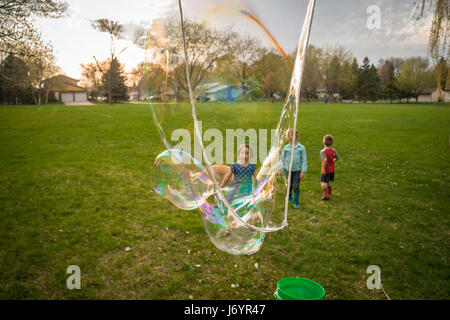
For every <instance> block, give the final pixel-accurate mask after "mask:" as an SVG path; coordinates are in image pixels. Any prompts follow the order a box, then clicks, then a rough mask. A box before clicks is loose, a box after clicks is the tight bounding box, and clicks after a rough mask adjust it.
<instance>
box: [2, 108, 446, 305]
mask: <svg viewBox="0 0 450 320" xmlns="http://www.w3.org/2000/svg"><path fill="white" fill-rule="evenodd" d="M171 108H172V109H171V110H176V112H177V113H178V114H179V115H180V119H189V117H190V113H189V112H190V109H189V106H186V105H184V106H180V105H175V106H172V107H171ZM198 109H199V111H198V112H199V118H201V119H208V120H207V121H205V124H206V122H208V123H207V125H208V126H211V127H213V126H214V127H217V128H219V129H225V128H236V127H238V128H239V127H240V124H244V122H245V127H254V128H269V129H270V128H273V127H274V126H275V125H276V122H277V120H278V117H279V114H280V110H281V104H270V103H261V104H259V105H246V104H236V105H228V104H200V105H199V106H198ZM261 110H262V112H261ZM242 114H245V115H246V116H245V117H242ZM299 121H300V122H299V131H300V141H301V142H302V143H303V144H304V145H305V146H306V148H307V152H308V166H309V172H308V174H307V175H306V177H305V180H304V181H303V182H302V186H301V189H302V193H301V199H300V205H301V210H293V209H292V210H290V216H289V228H288V229H286V230H283V231H279V232H276V233H272V234H269V235H268V236H267V237H266V240H265V242H264V244H263V246H262V248H261V250H260V251H259V252H258V253H257V254H255V255H252V256H232V255H229V254H227V253H224V252H221V251H219V250H217V249H216V248H215V247H214V246H213V245H212V244H211V243H210V241H209V239H208V236H207V234H206V232H205V231H204V227H203V223H202V221H201V217H200V213H199V212H197V211H195V212H185V211H181V210H178V209H177V208H176V207H174V206H173V205H172V204H170V203H169V202H168V201H167V200H165V199H163V198H161V197H159V196H158V195H156V194H155V193H154V192H152V189H151V184H150V180H151V175H152V170H153V165H152V162H153V160H154V157H155V156H156V155H157V154H158V153H159V152H161V151H162V149H161V147H160V146H161V143H160V138H159V136H158V133H157V131H156V129H155V126H154V124H153V122H152V117H151V114H150V111H149V108H148V106H145V105H131V104H129V105H113V106H108V105H96V106H80V107H66V106H60V105H53V106H43V107H34V106H25V107H0V137H1V140H0V168H1V169H0V221H1V222H0V244H1V246H0V298H2V299H189V298H193V299H274V298H273V293H274V291H275V289H276V284H277V281H278V280H279V279H281V278H283V277H286V276H304V277H307V278H310V279H313V280H315V281H317V282H319V283H320V284H322V285H323V287H324V288H325V290H326V292H327V294H326V299H386V297H385V296H384V294H383V293H382V292H381V290H369V289H367V287H366V280H367V278H368V276H369V275H368V274H367V273H366V269H367V267H368V266H369V265H378V266H379V267H380V268H381V278H382V282H383V286H384V289H385V290H386V292H387V293H388V294H389V296H390V297H391V298H392V299H449V298H450V289H449V288H450V280H449V279H450V271H449V270H450V268H449V262H448V259H449V255H450V243H449V239H450V226H449V222H450V220H449V210H448V205H449V195H450V193H449V190H450V180H449V172H450V170H449V169H450V162H449V158H450V148H449V135H450V127H449V124H450V106H449V105H448V104H446V105H445V104H444V105H426V104H421V105H388V104H386V105H382V104H368V105H339V104H336V105H325V104H307V105H302V107H301V114H300V120H299ZM171 125H172V126H173V128H176V127H177V126H179V125H181V122H180V123H176V122H174V123H171ZM326 133H331V134H333V135H334V136H335V139H336V143H335V147H336V149H337V150H338V151H339V154H340V156H341V161H340V162H339V163H338V164H337V171H336V181H335V187H334V190H333V193H334V196H333V199H332V200H331V201H329V202H320V201H319V198H320V196H321V189H320V184H319V178H320V158H319V150H320V149H321V148H322V145H321V139H322V137H323V135H324V134H326ZM125 247H131V251H129V252H125V250H124V248H125ZM256 262H257V263H258V265H259V268H257V269H256V268H255V267H254V265H255V263H256ZM69 265H78V266H80V268H81V274H82V289H81V290H68V289H67V288H66V279H67V277H68V275H67V274H66V269H67V267H68V266H69ZM236 283H237V284H239V287H238V288H232V286H231V285H232V284H236ZM190 296H191V297H190Z"/></svg>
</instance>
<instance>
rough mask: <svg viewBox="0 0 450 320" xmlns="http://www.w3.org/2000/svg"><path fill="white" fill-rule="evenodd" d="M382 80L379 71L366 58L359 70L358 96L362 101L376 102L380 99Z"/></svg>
mask: <svg viewBox="0 0 450 320" xmlns="http://www.w3.org/2000/svg"><path fill="white" fill-rule="evenodd" d="M379 88H380V78H379V77H378V73H377V69H376V68H375V66H374V65H373V64H370V61H369V58H367V57H365V58H364V60H363V64H362V66H361V67H360V68H359V72H358V80H357V94H358V97H359V99H360V100H363V101H368V100H372V101H375V100H376V99H377V98H378V94H379Z"/></svg>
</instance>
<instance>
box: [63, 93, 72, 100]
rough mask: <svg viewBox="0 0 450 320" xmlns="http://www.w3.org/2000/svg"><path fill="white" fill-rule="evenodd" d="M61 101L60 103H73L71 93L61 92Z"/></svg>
mask: <svg viewBox="0 0 450 320" xmlns="http://www.w3.org/2000/svg"><path fill="white" fill-rule="evenodd" d="M61 101H62V102H73V93H72V92H62V93H61Z"/></svg>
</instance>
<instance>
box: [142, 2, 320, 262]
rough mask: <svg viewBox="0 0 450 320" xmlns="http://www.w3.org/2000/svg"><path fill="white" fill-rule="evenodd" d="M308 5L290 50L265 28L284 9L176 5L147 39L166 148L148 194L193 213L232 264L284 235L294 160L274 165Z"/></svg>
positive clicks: (272, 26) (296, 89) (292, 104)
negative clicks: (271, 235) (267, 238)
mask: <svg viewBox="0 0 450 320" xmlns="http://www.w3.org/2000/svg"><path fill="white" fill-rule="evenodd" d="M304 1H305V6H304V7H303V6H301V8H297V9H299V12H298V14H297V16H303V17H304V19H303V28H302V29H301V34H300V40H299V39H298V37H297V39H295V40H293V39H291V40H292V41H291V42H292V43H291V45H292V48H289V46H288V45H287V47H286V44H285V43H284V44H281V43H280V41H282V40H283V41H285V42H286V37H285V36H283V35H284V34H285V33H284V30H282V28H281V31H280V28H279V26H277V23H274V21H270V22H269V23H268V24H266V23H265V22H264V21H265V16H267V15H270V14H273V13H275V12H279V10H274V8H276V7H278V6H282V5H283V1H269V2H265V4H264V6H262V5H261V6H257V7H256V8H255V7H254V6H253V7H252V6H251V4H258V2H255V1H253V2H252V1H248V2H245V1H243V0H239V1H232V2H229V1H210V2H208V3H205V2H201V5H200V1H186V3H185V2H183V3H182V2H181V0H179V1H173V2H169V3H171V4H172V5H173V6H172V7H171V8H169V7H170V6H168V10H167V12H166V14H164V15H162V16H161V17H159V18H157V19H154V20H153V22H152V25H151V28H150V29H149V30H148V32H147V39H146V45H145V48H146V61H145V81H146V86H147V94H148V100H149V104H150V108H151V111H152V114H153V118H154V121H155V124H156V127H157V128H158V131H159V135H160V136H161V141H162V144H161V148H160V150H161V153H160V154H159V155H157V156H156V159H155V162H154V164H155V170H154V172H153V179H152V183H153V187H154V189H155V191H156V192H157V193H158V194H159V195H161V196H163V197H165V198H166V199H168V200H169V201H170V202H171V203H172V204H173V205H175V206H176V207H178V208H179V209H182V210H194V209H199V210H200V212H201V215H202V220H203V223H204V226H205V230H206V231H207V233H208V236H209V238H210V240H211V242H212V243H213V244H214V245H215V246H216V247H217V248H219V249H220V250H223V251H226V252H229V253H231V254H235V255H240V254H252V253H255V252H257V251H258V250H259V249H260V248H261V245H262V243H263V241H264V238H265V235H266V234H267V233H268V232H274V231H278V230H281V229H283V228H286V227H287V226H288V223H287V213H288V194H287V192H286V191H287V190H289V185H290V176H291V175H290V172H291V169H292V160H293V159H292V157H291V159H288V160H289V161H288V162H289V167H288V168H282V166H281V162H280V157H281V153H282V150H283V148H284V147H285V146H286V145H287V144H288V143H290V142H289V141H288V140H287V139H286V137H287V133H288V132H289V131H290V130H292V129H293V128H297V122H298V105H299V95H300V87H301V79H302V73H303V65H304V60H305V55H306V49H307V46H308V41H309V33H310V28H311V24H312V17H313V11H314V5H315V1H314V0H309V1H308V4H307V6H306V1H307V0H304ZM250 2H252V3H250ZM182 5H183V6H182ZM271 7H272V10H271ZM275 22H277V21H275ZM278 23H286V21H278ZM297 28H298V29H299V31H300V26H297ZM290 51H292V53H291V54H289V53H288V52H290ZM258 79H259V80H258ZM263 98H265V100H276V99H279V100H281V102H283V101H284V103H283V104H282V108H281V109H277V107H276V104H273V103H271V102H261V101H260V100H261V99H263ZM183 99H185V100H184V101H183ZM280 113H281V114H280ZM276 118H278V119H279V121H278V123H271V122H273V120H270V119H276ZM291 147H292V146H291ZM292 150H293V147H292V149H291V154H292ZM281 169H283V170H284V171H286V174H280V172H281Z"/></svg>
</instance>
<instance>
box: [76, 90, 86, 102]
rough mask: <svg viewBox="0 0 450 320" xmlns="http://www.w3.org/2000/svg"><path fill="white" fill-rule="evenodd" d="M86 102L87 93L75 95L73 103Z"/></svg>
mask: <svg viewBox="0 0 450 320" xmlns="http://www.w3.org/2000/svg"><path fill="white" fill-rule="evenodd" d="M86 101H87V93H86V92H76V93H75V102H86Z"/></svg>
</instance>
